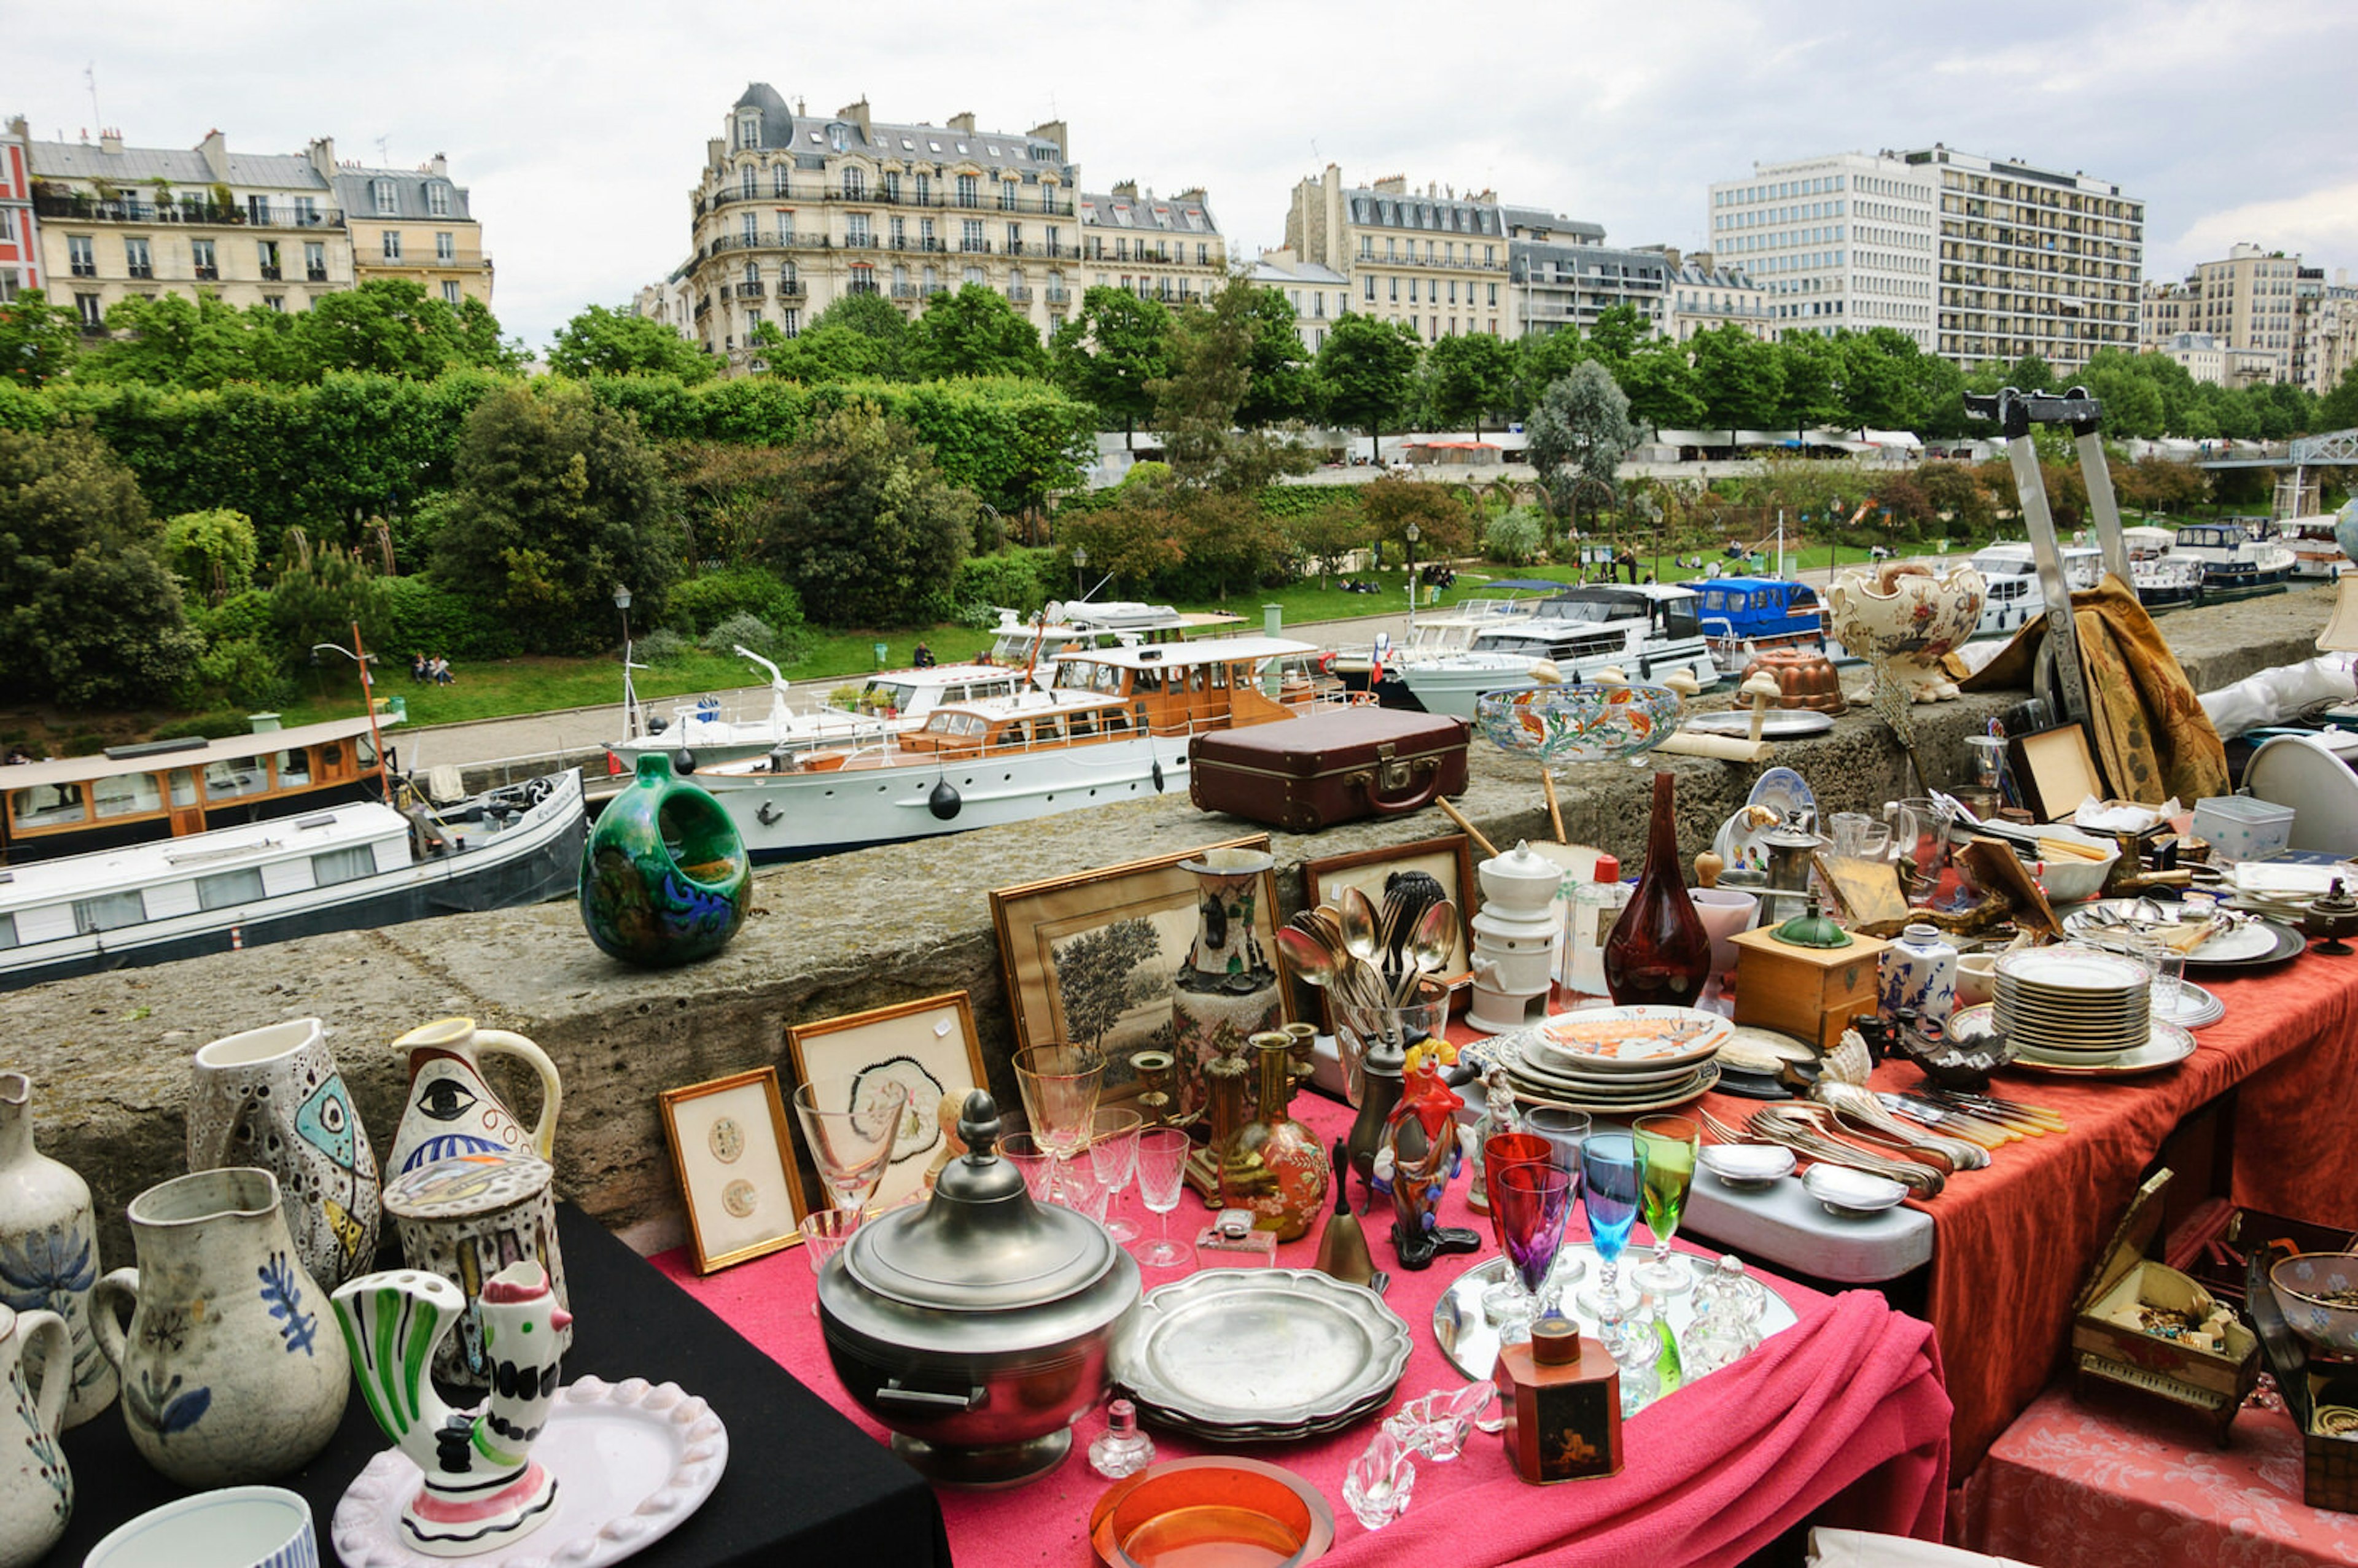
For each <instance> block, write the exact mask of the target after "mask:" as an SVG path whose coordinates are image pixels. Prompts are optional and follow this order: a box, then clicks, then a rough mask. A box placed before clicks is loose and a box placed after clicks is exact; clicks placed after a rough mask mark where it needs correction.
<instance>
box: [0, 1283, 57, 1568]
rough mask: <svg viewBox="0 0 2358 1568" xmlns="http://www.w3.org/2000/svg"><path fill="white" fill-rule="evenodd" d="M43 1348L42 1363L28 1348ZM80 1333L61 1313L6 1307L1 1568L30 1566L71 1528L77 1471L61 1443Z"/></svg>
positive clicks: (0, 1409)
mask: <svg viewBox="0 0 2358 1568" xmlns="http://www.w3.org/2000/svg"><path fill="white" fill-rule="evenodd" d="M36 1349H38V1353H39V1356H40V1361H39V1365H38V1368H37V1369H36V1368H27V1365H26V1360H27V1351H31V1350H36ZM72 1382H73V1343H72V1335H71V1333H70V1331H69V1330H68V1329H67V1327H66V1320H65V1319H64V1318H61V1317H59V1315H58V1314H55V1313H53V1312H24V1313H19V1312H13V1311H11V1310H10V1309H8V1308H7V1307H5V1306H0V1568H25V1565H26V1564H27V1563H33V1562H35V1561H36V1560H38V1558H39V1557H40V1555H41V1554H42V1553H43V1552H47V1551H49V1548H50V1547H51V1546H52V1545H54V1544H55V1543H56V1541H57V1539H58V1537H59V1536H61V1535H63V1534H64V1533H65V1532H66V1521H67V1520H68V1519H71V1518H72V1517H73V1475H72V1473H71V1472H70V1471H69V1470H68V1469H67V1468H66V1456H65V1454H63V1452H61V1451H60V1450H59V1447H58V1432H59V1422H61V1421H62V1420H63V1419H64V1416H65V1410H66V1395H67V1393H68V1391H69V1390H70V1386H71V1384H72Z"/></svg>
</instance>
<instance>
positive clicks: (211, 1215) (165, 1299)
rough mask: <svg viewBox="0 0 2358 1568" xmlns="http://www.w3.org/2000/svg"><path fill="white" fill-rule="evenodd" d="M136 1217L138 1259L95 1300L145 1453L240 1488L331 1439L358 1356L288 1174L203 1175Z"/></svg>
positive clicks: (180, 1476)
mask: <svg viewBox="0 0 2358 1568" xmlns="http://www.w3.org/2000/svg"><path fill="white" fill-rule="evenodd" d="M130 1217H131V1238H132V1244H133V1246H134V1248H135V1250H136V1252H137V1256H138V1259H139V1264H138V1267H136V1268H132V1269H117V1270H115V1271H114V1272H113V1273H111V1274H109V1275H107V1276H106V1277H105V1278H104V1279H103V1280H101V1281H99V1282H98V1290H97V1292H96V1295H95V1296H94V1298H93V1299H92V1303H91V1307H92V1314H93V1315H94V1321H95V1323H96V1325H97V1328H98V1343H99V1348H100V1349H101V1350H103V1351H104V1352H105V1354H106V1357H107V1359H108V1360H110V1361H112V1362H114V1366H115V1369H116V1370H117V1371H118V1372H120V1373H121V1374H122V1376H123V1418H124V1423H125V1424H126V1425H127V1426H128V1427H129V1428H130V1429H131V1445H132V1446H133V1447H134V1448H136V1449H137V1450H138V1451H139V1453H140V1456H141V1457H143V1458H145V1459H146V1461H147V1463H149V1464H150V1465H154V1466H155V1467H156V1468H157V1470H160V1471H161V1472H163V1473H164V1475H166V1476H169V1477H170V1478H171V1479H173V1480H175V1481H178V1482H179V1483H180V1484H181V1485H182V1486H184V1487H226V1486H234V1485H238V1484H242V1483H244V1482H249V1481H265V1480H268V1479H269V1478H271V1477H272V1476H281V1475H284V1474H286V1473H287V1471H289V1470H292V1469H295V1468H296V1467H297V1466H298V1465H303V1464H304V1463H306V1462H307V1461H308V1460H309V1459H310V1458H311V1457H312V1456H313V1455H314V1454H318V1453H319V1450H320V1449H322V1448H324V1447H326V1446H327V1445H328V1440H329V1439H330V1437H333V1436H334V1435H335V1432H336V1423H337V1422H340V1421H341V1420H342V1419H343V1413H344V1395H345V1393H346V1390H348V1388H349V1386H350V1384H351V1382H352V1360H351V1358H350V1357H348V1356H347V1355H346V1354H345V1352H344V1341H343V1336H341V1335H340V1334H338V1333H337V1332H336V1325H335V1317H334V1314H333V1312H332V1311H331V1310H330V1307H329V1304H328V1300H327V1297H326V1295H325V1294H324V1293H323V1292H321V1291H320V1289H319V1285H318V1284H317V1282H315V1281H313V1280H312V1278H311V1275H310V1272H309V1271H308V1270H306V1269H305V1268H304V1267H303V1260H302V1257H301V1255H300V1254H299V1253H298V1252H297V1250H296V1248H295V1244H294V1238H293V1237H292V1236H290V1235H289V1234H288V1233H287V1217H286V1214H285V1213H284V1211H283V1210H282V1209H281V1208H280V1206H279V1198H278V1182H277V1178H276V1177H274V1176H273V1175H272V1174H271V1173H269V1172H268V1171H265V1170H260V1169H257V1168H254V1167H252V1166H233V1167H231V1168H230V1169H227V1170H221V1171H200V1172H199V1173H196V1174H194V1175H188V1176H180V1177H177V1178H175V1179H174V1180H172V1181H168V1182H165V1183H162V1184H158V1185H157V1186H153V1187H150V1188H148V1189H147V1190H146V1192H144V1193H141V1194H140V1195H138V1196H137V1197H135V1198H134V1199H132V1200H131V1207H130ZM125 1305H128V1306H129V1307H130V1309H131V1320H130V1324H129V1325H128V1326H127V1327H126V1326H125V1325H124V1321H123V1318H122V1316H121V1315H120V1314H121V1309H122V1308H123V1307H124V1306H125Z"/></svg>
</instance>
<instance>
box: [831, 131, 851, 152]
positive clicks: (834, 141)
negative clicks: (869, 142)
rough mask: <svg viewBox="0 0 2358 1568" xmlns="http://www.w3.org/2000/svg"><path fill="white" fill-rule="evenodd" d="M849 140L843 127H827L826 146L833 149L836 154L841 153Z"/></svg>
mask: <svg viewBox="0 0 2358 1568" xmlns="http://www.w3.org/2000/svg"><path fill="white" fill-rule="evenodd" d="M848 145H849V136H848V135H847V132H846V129H845V127H844V126H842V125H829V126H828V127H827V146H831V147H833V148H834V149H835V150H836V151H837V152H841V151H843V150H844V148H845V146H848Z"/></svg>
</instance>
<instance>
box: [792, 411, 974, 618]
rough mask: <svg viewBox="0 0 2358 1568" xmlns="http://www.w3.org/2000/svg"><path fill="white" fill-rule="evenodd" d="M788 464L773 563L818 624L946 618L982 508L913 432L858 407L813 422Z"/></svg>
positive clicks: (799, 441) (889, 418)
mask: <svg viewBox="0 0 2358 1568" xmlns="http://www.w3.org/2000/svg"><path fill="white" fill-rule="evenodd" d="M785 459H786V461H785V469H784V475H783V482H782V485H781V488H780V492H779V494H780V502H781V504H780V507H779V514H778V520H777V526H776V531H775V534H774V535H773V537H772V538H771V539H770V541H769V543H768V545H767V547H766V554H767V556H768V558H769V560H770V563H771V564H772V565H773V567H775V568H777V571H778V574H779V575H780V576H781V577H783V578H784V579H786V581H787V582H789V583H791V584H793V585H794V587H795V589H796V590H797V591H799V592H800V593H801V595H802V601H803V604H804V606H805V609H806V612H807V613H808V614H809V615H810V616H811V618H812V619H813V620H816V621H818V622H824V623H826V624H828V625H833V626H905V625H913V624H923V623H924V622H929V621H935V620H938V619H940V618H941V617H942V615H944V614H945V613H946V612H947V611H948V609H949V590H950V585H951V583H952V581H953V579H955V577H956V575H957V566H958V562H959V561H960V560H962V559H963V558H964V557H965V556H966V552H967V548H968V542H969V541H970V540H971V539H972V538H973V536H974V514H975V499H974V496H973V494H972V493H971V492H967V491H963V490H959V489H957V488H956V487H955V486H953V485H952V484H950V483H949V481H946V480H945V479H944V478H943V477H942V476H941V474H940V472H939V471H938V470H936V468H935V467H934V460H933V454H932V453H931V452H930V451H929V450H927V449H926V448H925V446H924V444H923V443H921V442H920V441H919V440H918V439H917V438H916V436H915V434H914V432H913V431H911V430H910V428H909V427H908V426H907V425H905V424H903V422H902V421H900V420H898V419H893V418H891V417H888V416H885V415H884V414H882V413H881V412H880V411H879V410H878V409H877V408H876V406H874V405H873V404H869V403H855V404H853V405H851V406H849V407H846V408H839V409H837V410H835V411H833V412H832V413H829V414H827V415H825V416H821V417H820V418H819V419H817V420H816V421H814V422H813V424H812V425H811V427H810V428H809V429H808V430H806V431H805V432H804V433H803V434H802V435H801V436H800V437H799V438H796V439H795V442H794V443H793V444H792V445H791V446H790V447H788V448H787V449H786V453H785Z"/></svg>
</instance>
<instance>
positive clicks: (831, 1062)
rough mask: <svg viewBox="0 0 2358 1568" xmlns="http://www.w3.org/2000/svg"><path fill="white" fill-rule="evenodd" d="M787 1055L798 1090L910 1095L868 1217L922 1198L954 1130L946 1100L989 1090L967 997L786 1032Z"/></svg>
mask: <svg viewBox="0 0 2358 1568" xmlns="http://www.w3.org/2000/svg"><path fill="white" fill-rule="evenodd" d="M786 1053H787V1054H788V1055H789V1056H790V1057H791V1058H792V1060H793V1062H794V1069H795V1082H797V1083H805V1084H806V1083H811V1082H813V1081H815V1080H817V1079H821V1078H832V1077H837V1076H843V1077H849V1078H850V1079H851V1080H852V1082H853V1084H854V1085H855V1086H867V1085H870V1084H874V1083H877V1082H880V1081H890V1082H892V1083H897V1084H899V1085H901V1086H902V1087H904V1088H906V1089H907V1090H908V1091H909V1107H908V1109H907V1111H906V1112H905V1113H904V1114H903V1117H902V1120H901V1131H900V1134H899V1136H898V1137H896V1138H894V1139H893V1141H892V1162H891V1163H890V1164H889V1165H887V1166H886V1167H885V1169H884V1174H883V1176H882V1178H880V1179H879V1180H878V1182H877V1184H876V1195H875V1196H874V1197H873V1198H871V1200H870V1210H871V1212H875V1211H877V1210H881V1209H888V1208H891V1207H892V1206H894V1205H896V1204H900V1203H903V1202H904V1201H906V1200H907V1199H909V1198H911V1197H914V1196H915V1195H917V1194H919V1193H921V1192H923V1191H924V1190H925V1173H926V1171H928V1170H930V1169H931V1168H932V1167H933V1163H934V1161H935V1158H936V1156H937V1155H938V1154H939V1153H940V1152H941V1150H942V1147H943V1141H944V1140H945V1139H946V1137H947V1136H948V1134H947V1133H946V1132H945V1131H944V1130H943V1128H944V1122H945V1120H946V1121H947V1122H948V1123H949V1125H951V1126H953V1127H954V1126H956V1125H957V1116H956V1114H955V1112H953V1113H952V1114H950V1115H949V1116H947V1117H946V1118H945V1117H944V1116H943V1114H942V1112H941V1104H942V1100H943V1098H945V1097H954V1098H955V1103H956V1104H957V1105H961V1106H962V1105H963V1104H964V1103H965V1100H966V1097H967V1096H968V1095H969V1094H971V1093H972V1092H973V1091H975V1090H976V1089H979V1088H984V1087H989V1080H988V1079H987V1078H986V1077H985V1076H984V1074H983V1070H982V1045H981V1044H980V1042H979V1040H978V1039H977V1038H976V1035H975V1032H974V1009H973V1006H972V1004H971V1003H970V1002H969V1001H968V999H967V993H966V992H964V991H951V992H949V993H947V994H946V995H943V996H933V997H927V998H925V1000H922V1001H908V1002H900V1003H897V1004H895V1005H893V1006H892V1007H879V1008H871V1009H870V1010H869V1011H866V1012H854V1013H848V1014H846V1015H845V1016H844V1017H841V1018H830V1019H827V1020H826V1021H824V1022H818V1023H796V1024H790V1025H788V1026H787V1029H786Z"/></svg>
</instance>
